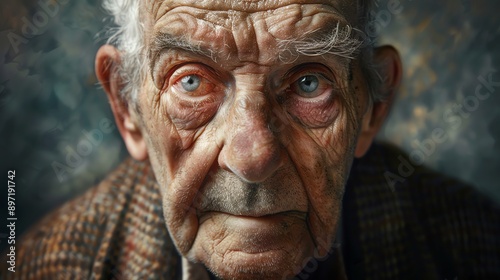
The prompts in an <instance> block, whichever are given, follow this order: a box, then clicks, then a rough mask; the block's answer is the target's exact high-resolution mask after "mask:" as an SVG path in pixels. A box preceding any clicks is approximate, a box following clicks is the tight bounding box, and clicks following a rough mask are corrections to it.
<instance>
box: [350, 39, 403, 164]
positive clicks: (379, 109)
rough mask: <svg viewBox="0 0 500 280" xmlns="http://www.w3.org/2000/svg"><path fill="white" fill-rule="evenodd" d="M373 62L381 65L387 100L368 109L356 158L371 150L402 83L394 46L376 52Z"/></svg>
mask: <svg viewBox="0 0 500 280" xmlns="http://www.w3.org/2000/svg"><path fill="white" fill-rule="evenodd" d="M373 60H374V63H375V65H379V66H380V67H379V69H378V70H379V74H380V76H381V77H382V78H383V81H382V85H381V87H380V89H379V90H380V91H381V92H382V93H383V94H384V96H386V97H387V98H386V99H385V100H383V101H378V102H374V103H373V104H371V105H370V106H369V108H367V110H366V112H365V114H364V116H363V120H362V125H361V131H360V135H359V137H358V143H357V145H356V150H355V152H354V156H355V157H362V156H363V155H364V154H365V153H366V152H367V151H368V149H369V148H370V146H371V144H372V142H373V139H374V138H375V136H376V135H377V133H378V131H379V130H380V128H381V127H382V124H383V123H384V121H385V119H386V117H387V115H388V113H389V111H390V108H391V105H392V102H393V100H394V97H395V95H396V94H395V93H396V90H397V88H398V87H399V84H400V82H401V77H402V74H403V69H402V66H401V58H400V57H399V53H398V51H397V50H396V49H395V48H394V47H392V46H382V47H378V48H376V49H375V50H374V56H373Z"/></svg>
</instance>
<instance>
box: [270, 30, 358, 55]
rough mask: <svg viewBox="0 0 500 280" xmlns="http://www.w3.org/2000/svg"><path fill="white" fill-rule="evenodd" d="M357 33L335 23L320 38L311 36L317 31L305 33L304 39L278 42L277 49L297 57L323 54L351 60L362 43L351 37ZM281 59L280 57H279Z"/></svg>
mask: <svg viewBox="0 0 500 280" xmlns="http://www.w3.org/2000/svg"><path fill="white" fill-rule="evenodd" d="M353 30H354V31H358V30H357V29H353V28H352V27H351V26H349V25H346V26H344V27H341V26H340V23H337V25H336V27H335V28H333V29H332V31H331V32H329V33H324V32H323V34H322V35H321V36H311V34H312V33H315V32H317V31H318V30H313V31H311V32H308V33H305V34H304V36H303V38H304V39H300V38H299V39H291V40H280V41H279V42H278V48H279V49H280V54H281V53H286V52H288V53H290V52H292V51H295V53H293V52H292V54H294V55H296V56H298V55H304V56H321V55H325V54H331V55H336V56H340V57H344V58H347V59H353V58H354V57H355V56H356V54H357V53H358V52H359V49H360V47H361V45H362V44H363V41H361V40H359V39H357V38H356V37H353V36H352V34H353V32H352V31H353ZM280 59H281V55H280Z"/></svg>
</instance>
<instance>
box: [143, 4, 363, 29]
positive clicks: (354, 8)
mask: <svg viewBox="0 0 500 280" xmlns="http://www.w3.org/2000/svg"><path fill="white" fill-rule="evenodd" d="M358 2H359V1H358V0H315V1H307V0H210V1H208V0H201V1H200V0H170V1H165V0H148V1H144V2H142V3H144V4H143V6H142V7H141V10H142V11H143V12H145V13H143V15H144V16H145V17H146V21H148V22H149V23H150V24H151V23H152V24H154V22H155V21H156V20H158V19H159V18H161V16H162V15H164V14H165V13H168V12H169V11H171V10H172V9H175V8H178V7H182V6H187V7H192V8H195V9H203V10H208V11H237V12H244V13H258V12H272V11H273V10H276V9H279V8H281V7H286V6H291V5H302V4H308V5H310V4H319V5H324V6H327V7H328V8H330V9H333V10H335V11H336V12H337V13H338V14H339V15H341V16H342V17H343V18H344V19H345V20H346V21H347V22H348V23H349V24H350V25H351V26H356V25H357V21H358Z"/></svg>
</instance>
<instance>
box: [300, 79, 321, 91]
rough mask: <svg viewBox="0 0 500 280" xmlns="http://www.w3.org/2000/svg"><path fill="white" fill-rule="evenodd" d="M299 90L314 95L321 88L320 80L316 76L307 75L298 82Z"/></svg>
mask: <svg viewBox="0 0 500 280" xmlns="http://www.w3.org/2000/svg"><path fill="white" fill-rule="evenodd" d="M297 83H298V86H299V89H300V90H301V91H303V92H304V93H312V92H314V91H315V90H317V89H318V87H319V80H318V78H317V77H316V76H313V75H307V76H303V77H300V78H299V79H298V80H297Z"/></svg>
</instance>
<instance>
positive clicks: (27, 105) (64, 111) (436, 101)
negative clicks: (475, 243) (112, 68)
mask: <svg viewBox="0 0 500 280" xmlns="http://www.w3.org/2000/svg"><path fill="white" fill-rule="evenodd" d="M388 2H392V4H390V3H388ZM43 3H48V4H50V5H45V4H43ZM376 5H377V9H378V11H377V12H376V14H375V19H376V21H375V22H373V23H372V24H371V25H370V29H369V30H366V31H368V32H367V33H368V34H374V32H376V31H378V32H379V33H380V35H381V36H380V38H379V40H378V44H384V43H389V44H392V45H394V46H396V48H398V49H399V51H400V52H401V55H402V58H403V64H404V68H405V73H404V82H403V85H402V87H401V90H400V93H399V97H398V99H397V101H396V103H395V105H394V109H393V111H392V113H391V116H390V119H389V121H388V122H387V124H386V125H385V127H384V128H383V130H382V132H381V133H380V135H379V137H380V138H381V139H384V140H387V141H390V142H393V143H395V144H397V145H399V146H400V147H402V148H403V149H404V150H405V151H407V152H409V153H410V155H413V159H414V160H415V162H416V163H418V164H420V163H423V164H425V165H427V166H430V167H432V168H434V169H437V170H439V171H441V172H443V173H446V174H449V175H450V176H453V177H456V178H459V179H461V180H463V181H466V182H469V183H471V184H472V185H474V186H475V187H477V189H478V190H479V191H480V192H483V193H485V194H486V195H488V196H490V197H491V198H492V199H494V200H496V201H497V202H500V188H499V186H498V180H499V179H500V158H499V155H500V141H499V139H500V125H499V123H500V110H498V108H499V104H500V102H499V101H500V100H499V99H500V97H499V93H500V84H498V83H497V82H500V72H497V71H498V70H500V69H499V68H500V53H499V51H498V49H499V46H500V17H499V16H498V13H499V11H500V9H499V8H500V3H499V2H498V1H495V0H482V1H469V0H461V1H451V0H446V1H445V0H441V1H435V0H432V1H431V0H421V1H411V0H400V1H399V4H398V1H394V0H391V1H376ZM47 6H48V8H47ZM0 7H1V13H0V14H1V16H0V131H1V137H0V141H1V142H0V174H2V175H0V178H4V179H3V180H4V183H2V184H3V185H4V186H5V187H4V188H3V190H2V191H0V199H1V201H2V202H0V205H2V207H1V209H0V219H1V220H2V221H5V216H6V215H7V209H6V206H5V207H4V205H6V201H7V198H6V195H7V190H6V189H7V188H6V182H5V181H7V170H16V184H17V185H16V189H17V193H16V204H17V205H16V207H17V208H16V216H17V218H18V222H17V228H16V231H17V235H18V237H19V236H20V234H21V233H22V232H23V231H24V230H25V229H26V228H27V227H28V226H30V225H31V224H32V223H33V222H35V221H36V220H38V219H39V218H40V217H41V216H42V215H43V214H45V213H47V211H49V210H51V209H53V208H54V207H57V206H59V205H61V204H62V203H63V202H64V201H66V200H68V199H69V198H71V197H74V196H75V195H78V194H81V193H82V192H84V191H85V190H86V189H87V188H88V187H90V186H92V185H94V184H96V183H97V182H99V180H101V179H102V178H103V176H105V174H107V173H108V172H109V171H110V170H111V169H112V168H113V167H114V166H116V165H117V164H118V163H119V162H120V161H121V160H122V159H123V158H124V157H125V156H126V154H127V152H126V150H125V148H124V145H123V143H122V141H121V139H120V137H119V135H118V131H117V129H116V128H115V127H111V128H110V127H109V126H107V125H106V122H107V121H113V118H112V114H111V111H110V109H109V106H108V103H107V100H106V98H105V94H104V93H103V91H102V90H101V89H100V88H99V86H98V85H97V80H96V78H95V75H94V70H93V67H94V56H95V53H96V51H97V49H98V47H99V46H100V45H102V44H103V41H102V40H100V39H98V38H99V37H96V34H99V33H102V31H103V29H104V26H106V25H109V23H110V22H109V20H105V15H104V13H103V10H102V8H101V7H100V1H97V0H82V1H69V0H59V1H58V2H57V1H55V0H41V1H33V0H23V1H13V0H8V1H2V3H1V4H0ZM488 81H493V85H494V86H492V85H491V83H490V85H488V86H487V84H488ZM495 83H497V84H495ZM478 88H479V91H478ZM89 133H90V134H92V133H93V134H94V135H96V136H95V137H94V139H93V141H90V140H89V138H88V135H87V134H89ZM99 133H100V134H99ZM433 133H441V134H444V135H445V140H444V141H440V142H439V143H438V142H436V141H435V140H434V139H435V138H433ZM99 135H102V137H98V136H99ZM425 147H426V148H425ZM2 176H3V177H2ZM6 237H7V229H6V228H0V249H1V248H3V247H4V246H5V245H6Z"/></svg>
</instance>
